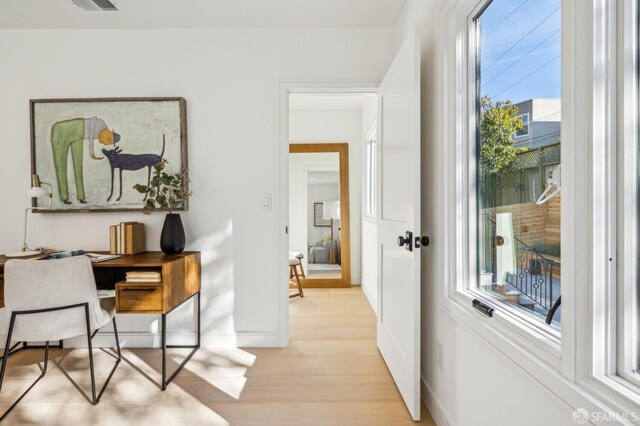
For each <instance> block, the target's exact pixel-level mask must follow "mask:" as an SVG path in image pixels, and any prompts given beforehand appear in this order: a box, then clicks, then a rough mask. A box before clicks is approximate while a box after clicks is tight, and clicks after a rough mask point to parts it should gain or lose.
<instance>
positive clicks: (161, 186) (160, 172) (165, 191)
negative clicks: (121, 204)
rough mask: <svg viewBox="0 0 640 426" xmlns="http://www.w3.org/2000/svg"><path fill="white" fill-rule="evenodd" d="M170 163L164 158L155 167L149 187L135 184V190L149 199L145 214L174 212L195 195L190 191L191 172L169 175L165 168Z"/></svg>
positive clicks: (185, 171)
mask: <svg viewBox="0 0 640 426" xmlns="http://www.w3.org/2000/svg"><path fill="white" fill-rule="evenodd" d="M168 163H169V162H168V161H167V160H165V159H164V158H163V159H162V161H160V162H159V163H158V164H156V165H155V166H153V168H154V170H155V172H154V174H153V178H152V179H151V184H150V185H149V186H146V185H141V184H135V185H133V188H134V189H135V190H136V191H138V192H139V193H141V194H146V196H147V199H146V201H145V206H144V208H143V212H144V214H150V213H151V211H152V210H154V209H162V210H168V211H169V213H172V212H173V210H175V209H179V208H181V207H183V206H184V205H185V203H186V201H187V199H188V198H189V197H190V196H191V195H192V194H193V192H192V191H189V182H190V181H189V170H188V169H184V170H182V171H181V172H178V173H175V174H169V173H167V172H166V171H165V168H166V166H167V164H168Z"/></svg>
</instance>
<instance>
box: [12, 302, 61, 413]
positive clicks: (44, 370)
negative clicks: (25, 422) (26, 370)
mask: <svg viewBox="0 0 640 426" xmlns="http://www.w3.org/2000/svg"><path fill="white" fill-rule="evenodd" d="M15 320H16V314H15V313H13V314H12V315H11V323H10V325H9V332H8V334H7V344H6V346H5V356H4V358H3V359H2V370H1V371H0V389H1V388H2V383H3V382H4V373H5V371H6V369H7V361H8V359H9V356H8V354H9V351H10V348H9V345H10V343H11V335H12V334H13V326H14V325H15ZM48 364H49V342H46V344H45V346H44V365H43V367H42V373H41V374H40V376H38V378H37V379H36V381H35V382H33V383H32V384H31V386H29V387H28V388H27V390H26V391H24V393H23V394H22V395H20V398H18V399H17V400H16V402H14V403H13V404H11V406H10V407H9V408H8V409H7V411H5V412H4V414H3V415H2V416H0V422H2V421H3V420H4V419H5V418H6V417H7V416H8V415H9V413H11V411H12V410H13V409H14V408H15V407H16V405H18V403H19V402H20V401H22V398H24V397H25V396H26V395H27V394H28V393H29V391H30V390H31V389H33V387H34V386H35V385H36V383H38V382H39V381H40V380H41V379H42V378H43V377H44V375H45V374H47V366H48Z"/></svg>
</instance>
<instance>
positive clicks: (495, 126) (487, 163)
mask: <svg viewBox="0 0 640 426" xmlns="http://www.w3.org/2000/svg"><path fill="white" fill-rule="evenodd" d="M517 114H518V107H517V106H515V105H513V104H511V101H504V102H503V101H497V102H495V103H494V102H492V101H491V99H490V98H489V97H488V96H483V97H482V98H481V99H480V167H481V173H482V175H484V176H486V177H490V178H494V179H492V181H493V182H494V183H497V182H498V181H499V180H501V178H504V177H506V176H507V175H509V174H510V173H511V172H512V171H513V165H514V163H515V160H516V156H517V155H518V154H519V153H521V152H524V151H526V148H516V146H515V141H514V140H513V135H514V134H515V133H516V132H517V131H520V130H522V129H523V127H524V126H523V123H522V118H521V117H516V115H517Z"/></svg>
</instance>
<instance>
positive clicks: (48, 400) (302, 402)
mask: <svg viewBox="0 0 640 426" xmlns="http://www.w3.org/2000/svg"><path fill="white" fill-rule="evenodd" d="M290 307H291V309H290V310H291V333H290V335H291V336H290V337H291V344H290V345H289V347H288V348H284V349H255V348H249V349H210V348H207V349H201V350H200V351H198V353H197V354H196V355H195V356H194V358H193V359H192V360H191V362H190V363H189V364H188V365H187V367H186V368H185V370H183V371H182V373H181V374H180V376H178V378H177V379H176V380H175V382H174V383H172V384H170V385H169V387H168V388H167V390H166V391H164V392H161V391H160V389H159V388H158V385H157V380H158V379H159V371H160V358H159V355H160V354H159V351H158V350H153V349H135V350H133V349H132V350H125V351H124V352H123V354H124V356H125V357H126V359H127V361H128V362H122V363H121V364H120V366H119V367H118V370H117V371H116V373H115V375H114V377H113V379H112V381H111V383H110V385H109V388H107V391H106V392H105V394H104V395H103V397H102V401H101V402H100V404H99V405H97V406H92V405H90V404H89V403H88V402H87V400H86V399H85V397H84V396H83V394H82V393H80V392H79V390H78V389H77V388H76V386H78V387H80V389H82V390H83V391H84V392H88V391H89V389H90V388H89V380H88V369H87V363H88V361H87V358H86V355H87V352H86V350H83V349H73V350H69V349H65V350H51V352H50V361H49V370H48V372H47V375H46V376H45V378H44V379H42V380H41V381H40V382H39V383H38V384H37V385H36V387H35V388H34V389H33V390H32V391H31V392H30V393H29V394H28V395H27V396H26V397H25V399H24V400H22V401H21V402H20V404H19V405H18V406H17V407H16V408H15V409H14V411H13V412H12V413H11V415H10V416H9V417H8V418H7V420H6V421H5V422H3V424H15V425H18V424H19V425H29V424H41V425H74V426H80V425H110V426H115V425H155V426H159V425H172V426H173V425H176V426H179V425H208V424H215V425H218V424H219V425H226V424H232V425H377V424H387V425H404V424H406V425H411V424H414V423H413V422H412V421H411V419H410V416H409V414H408V412H407V410H406V408H405V406H404V403H403V402H402V398H401V397H400V394H399V393H398V391H397V389H396V387H395V385H394V383H393V379H392V378H391V376H390V375H389V372H388V370H387V369H386V366H385V364H384V361H383V360H382V357H381V356H380V354H379V352H378V350H377V348H376V343H375V337H376V336H375V317H374V315H373V312H372V311H371V308H370V307H369V305H368V302H367V301H366V299H365V297H364V295H363V293H362V291H361V290H360V288H359V287H354V288H352V289H306V290H305V297H304V298H302V299H300V298H295V299H292V300H291V303H290ZM180 351H181V350H174V351H173V352H172V353H175V355H176V356H175V359H174V361H170V362H169V363H168V369H169V371H173V368H174V367H175V365H176V363H175V362H176V361H178V362H179V360H180V359H181V357H180V356H181V353H180ZM96 352H97V353H96V374H97V381H98V386H100V385H101V383H102V382H103V380H104V379H105V377H106V375H107V374H108V372H109V370H110V367H111V365H112V362H113V358H112V356H111V355H110V353H112V352H111V351H109V350H105V351H103V350H98V351H96ZM41 360H42V352H41V351H39V350H29V351H26V352H23V353H20V354H17V355H15V356H13V357H11V358H10V362H9V369H8V371H7V376H6V378H5V383H4V386H3V388H2V392H1V393H0V409H1V410H2V412H4V410H6V408H8V406H9V405H10V403H11V402H12V401H13V400H14V398H15V397H16V396H17V395H19V394H20V393H21V391H22V390H24V389H26V387H28V386H29V385H30V384H31V382H32V381H33V380H34V379H35V378H36V377H37V375H38V374H39V371H40V370H39V365H38V362H41ZM132 365H135V366H136V367H135V368H134V367H133V366H132ZM145 375H147V376H148V377H146V376H145ZM422 417H423V421H422V422H421V424H427V425H434V424H435V423H434V422H433V419H432V418H431V416H430V415H429V413H428V412H427V411H426V409H424V410H423V413H422Z"/></svg>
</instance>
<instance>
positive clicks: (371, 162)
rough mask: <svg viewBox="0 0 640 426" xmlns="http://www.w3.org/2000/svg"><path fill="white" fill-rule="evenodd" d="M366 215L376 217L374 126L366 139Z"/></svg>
mask: <svg viewBox="0 0 640 426" xmlns="http://www.w3.org/2000/svg"><path fill="white" fill-rule="evenodd" d="M366 143H367V149H366V159H365V161H366V170H365V172H366V194H365V205H366V211H365V213H366V215H367V216H375V215H376V149H377V148H376V125H375V124H374V125H373V127H372V128H371V130H370V131H369V133H368V134H367V138H366Z"/></svg>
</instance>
